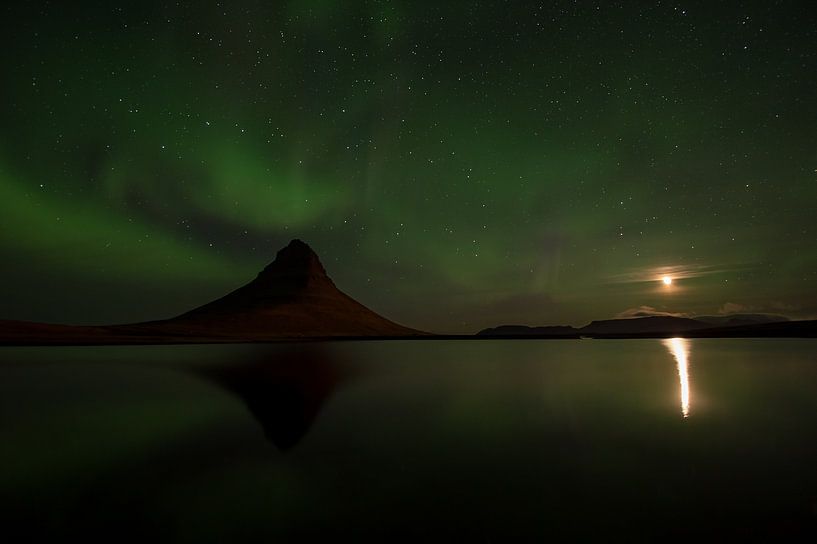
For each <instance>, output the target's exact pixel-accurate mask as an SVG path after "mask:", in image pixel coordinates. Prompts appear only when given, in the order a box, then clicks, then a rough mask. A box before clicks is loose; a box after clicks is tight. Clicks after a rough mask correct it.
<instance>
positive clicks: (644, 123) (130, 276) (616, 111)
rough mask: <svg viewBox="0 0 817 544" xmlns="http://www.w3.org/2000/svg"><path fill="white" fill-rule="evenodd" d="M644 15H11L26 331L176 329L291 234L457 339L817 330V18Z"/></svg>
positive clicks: (388, 307)
mask: <svg viewBox="0 0 817 544" xmlns="http://www.w3.org/2000/svg"><path fill="white" fill-rule="evenodd" d="M638 4H639V3H636V2H622V3H619V2H573V1H570V2H567V1H563V2H524V1H512V2H501V1H493V2H490V1H487V0H486V1H482V2H459V1H446V2H418V1H379V2H378V1H367V2H353V1H342V2H341V1H337V2H332V1H329V0H320V1H317V0H316V1H312V2H309V1H305V0H296V1H288V2H286V1H282V2H261V1H259V2H222V3H209V2H208V3H203V2H202V3H188V2H176V3H174V2H149V1H139V2H127V3H125V2H116V1H106V2H49V3H40V4H38V3H36V2H24V3H20V5H12V4H11V3H5V4H4V5H3V7H1V8H0V19H2V22H0V25H1V26H2V33H1V34H0V40H2V51H3V55H2V57H0V67H1V68H2V85H0V258H2V267H0V317H2V318H14V319H29V320H41V321H53V322H68V323H103V322H129V321H137V320H145V319H152V318H162V317H170V316H172V315H175V314H178V313H181V312H183V311H185V310H187V309H189V308H191V307H193V306H196V305H199V304H201V303H204V302H207V301H208V300H210V299H212V298H216V297H218V296H221V295H222V294H224V293H225V292H227V291H229V290H230V289H232V288H235V287H237V286H239V285H241V284H243V283H246V282H247V281H249V280H250V279H252V278H253V277H254V276H255V274H256V273H257V272H258V271H259V270H260V269H261V268H262V267H263V266H264V265H266V264H267V263H268V262H270V261H271V260H272V259H273V258H274V256H275V253H276V251H277V250H278V249H279V248H280V247H282V246H283V245H285V244H286V243H287V242H288V241H289V240H290V239H292V238H301V239H303V240H304V241H306V242H308V243H309V244H310V245H311V246H312V247H313V248H314V249H315V250H316V252H317V253H318V254H319V255H320V256H321V259H322V260H323V262H324V265H325V266H326V268H327V271H328V272H329V274H330V276H332V278H333V279H334V280H335V283H336V284H337V285H338V286H339V287H340V288H341V289H343V290H344V291H346V292H347V293H348V294H350V295H352V296H353V297H355V298H357V299H358V300H360V301H361V302H363V303H364V304H366V305H368V306H369V307H371V308H372V309H374V310H376V311H378V312H380V313H382V314H384V315H386V316H387V317H389V318H392V319H394V320H396V321H398V322H401V323H403V324H405V325H409V326H413V327H417V328H423V329H426V330H433V331H438V332H473V331H476V330H479V329H480V328H483V327H486V326H491V325H498V324H502V323H525V324H531V325H545V324H574V325H582V324H585V323H587V322H588V321H590V320H591V319H600V318H609V317H613V316H616V315H619V314H622V313H624V314H628V313H629V314H632V313H634V312H635V311H636V310H639V309H640V310H641V311H644V312H647V313H649V312H653V311H654V312H668V313H683V314H687V315H694V314H715V313H719V312H721V313H724V312H736V311H753V312H772V313H782V314H786V315H789V316H792V317H813V316H815V315H817V249H815V241H816V240H817V8H814V7H813V6H812V3H811V2H773V1H760V2H729V3H720V2H680V1H679V2H654V3H649V4H650V5H646V4H648V3H641V4H644V5H638ZM665 275H667V276H670V277H672V278H673V283H672V285H669V286H667V285H664V283H663V282H662V281H660V279H661V278H662V277H663V276H665Z"/></svg>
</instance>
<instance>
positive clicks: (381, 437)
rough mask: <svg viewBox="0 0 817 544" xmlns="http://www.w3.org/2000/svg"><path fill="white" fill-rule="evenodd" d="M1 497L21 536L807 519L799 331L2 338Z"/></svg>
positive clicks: (810, 523)
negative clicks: (171, 342) (238, 339)
mask: <svg viewBox="0 0 817 544" xmlns="http://www.w3.org/2000/svg"><path fill="white" fill-rule="evenodd" d="M0 503H2V504H0V523H2V527H3V531H4V533H5V534H8V532H9V531H13V532H16V533H17V534H18V535H22V536H27V537H29V538H31V539H38V538H41V537H46V536H54V535H69V534H70V535H81V536H97V537H98V536H108V537H110V538H112V539H113V538H116V539H117V540H119V541H121V540H144V539H151V540H180V541H219V542H228V541H240V540H259V539H260V538H263V537H281V536H283V537H288V538H284V539H283V540H289V539H292V540H304V539H306V538H308V537H312V536H316V535H324V536H325V535H334V536H343V535H354V536H357V537H368V538H375V537H378V536H383V535H394V536H398V537H406V538H407V539H412V540H417V539H420V538H423V539H432V540H433V539H447V540H455V539H456V540H458V541H459V540H467V541H475V542H502V541H505V540H508V539H509V538H514V537H515V538H517V539H520V538H532V537H537V538H544V537H550V536H556V537H561V538H563V539H575V538H582V537H596V538H608V537H616V538H618V537H628V538H630V539H635V540H643V539H649V538H655V537H664V538H666V537H676V538H679V539H686V538H688V537H694V536H700V535H707V536H713V535H714V536H752V535H770V536H775V537H780V536H783V537H799V536H803V535H813V534H817V341H814V340H743V339H741V340H708V339H707V340H664V341H662V340H606V341H605V340H558V341H557V340H553V341H533V340H531V341H502V340H497V341H471V342H468V341H459V342H457V341H451V342H444V341H434V342H419V341H415V342H397V341H394V342H368V343H359V342H352V343H327V344H308V345H298V344H291V345H276V346H178V347H176V346H174V347H112V348H107V347H105V348H99V347H95V348H3V349H0ZM270 539H271V538H270ZM359 539H360V538H358V540H359ZM278 540H279V541H280V540H282V539H280V538H278Z"/></svg>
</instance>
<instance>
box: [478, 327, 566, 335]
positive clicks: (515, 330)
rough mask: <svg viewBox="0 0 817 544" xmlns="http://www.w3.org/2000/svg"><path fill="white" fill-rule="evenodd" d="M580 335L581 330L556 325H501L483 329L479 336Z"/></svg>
mask: <svg viewBox="0 0 817 544" xmlns="http://www.w3.org/2000/svg"><path fill="white" fill-rule="evenodd" d="M578 335H579V330H578V329H576V328H574V327H570V326H562V325H556V326H552V327H528V326H526V325H500V326H499V327H491V328H489V329H483V330H481V331H479V332H478V333H477V336H504V337H509V336H553V337H563V338H574V337H577V336H578Z"/></svg>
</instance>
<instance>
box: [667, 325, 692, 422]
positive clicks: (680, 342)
mask: <svg viewBox="0 0 817 544" xmlns="http://www.w3.org/2000/svg"><path fill="white" fill-rule="evenodd" d="M663 343H664V346H666V348H667V349H668V350H669V352H670V353H671V354H672V356H673V357H674V358H675V362H676V363H677V365H678V379H679V380H680V382H681V414H683V416H684V417H685V418H686V417H689V340H687V339H686V338H668V339H666V340H664V341H663Z"/></svg>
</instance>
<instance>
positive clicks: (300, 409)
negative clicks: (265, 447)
mask: <svg viewBox="0 0 817 544" xmlns="http://www.w3.org/2000/svg"><path fill="white" fill-rule="evenodd" d="M318 346H320V344H310V345H308V346H305V347H304V346H299V347H298V348H297V349H289V350H286V351H284V352H283V353H282V352H278V351H276V352H274V353H268V352H265V351H260V352H258V353H257V354H256V355H255V356H253V357H251V358H250V359H249V360H244V359H238V360H231V361H229V362H227V363H225V364H220V365H217V366H205V367H201V366H198V367H196V368H195V370H194V373H195V374H197V375H199V376H200V377H203V378H205V379H207V380H208V381H210V382H211V383H215V384H216V385H218V386H219V387H221V388H223V389H224V390H226V391H229V392H230V393H232V394H234V395H236V396H237V397H238V398H240V399H241V400H242V401H244V404H245V405H246V407H247V409H248V410H249V412H250V413H251V414H252V416H253V417H254V418H255V419H256V421H258V423H259V424H260V425H261V427H262V428H263V430H264V434H265V435H266V437H267V439H268V440H270V441H271V442H272V443H273V444H275V446H276V447H277V448H278V449H280V450H281V451H288V450H290V449H292V448H293V447H294V446H295V445H297V444H298V442H300V441H301V439H302V438H303V437H304V435H306V433H307V432H308V431H309V429H310V427H311V426H312V424H313V422H314V421H315V419H316V418H317V416H318V414H319V413H320V411H321V409H322V407H323V405H324V403H325V402H326V401H327V399H329V398H330V397H331V396H332V394H333V393H334V391H335V390H336V389H337V388H338V387H340V386H341V385H342V384H343V383H344V382H346V381H347V380H349V379H351V378H352V377H353V375H354V372H353V371H352V369H351V368H350V367H349V365H346V364H343V362H342V361H339V360H338V359H337V357H336V356H335V355H333V353H332V351H331V350H324V349H322V348H320V347H318Z"/></svg>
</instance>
